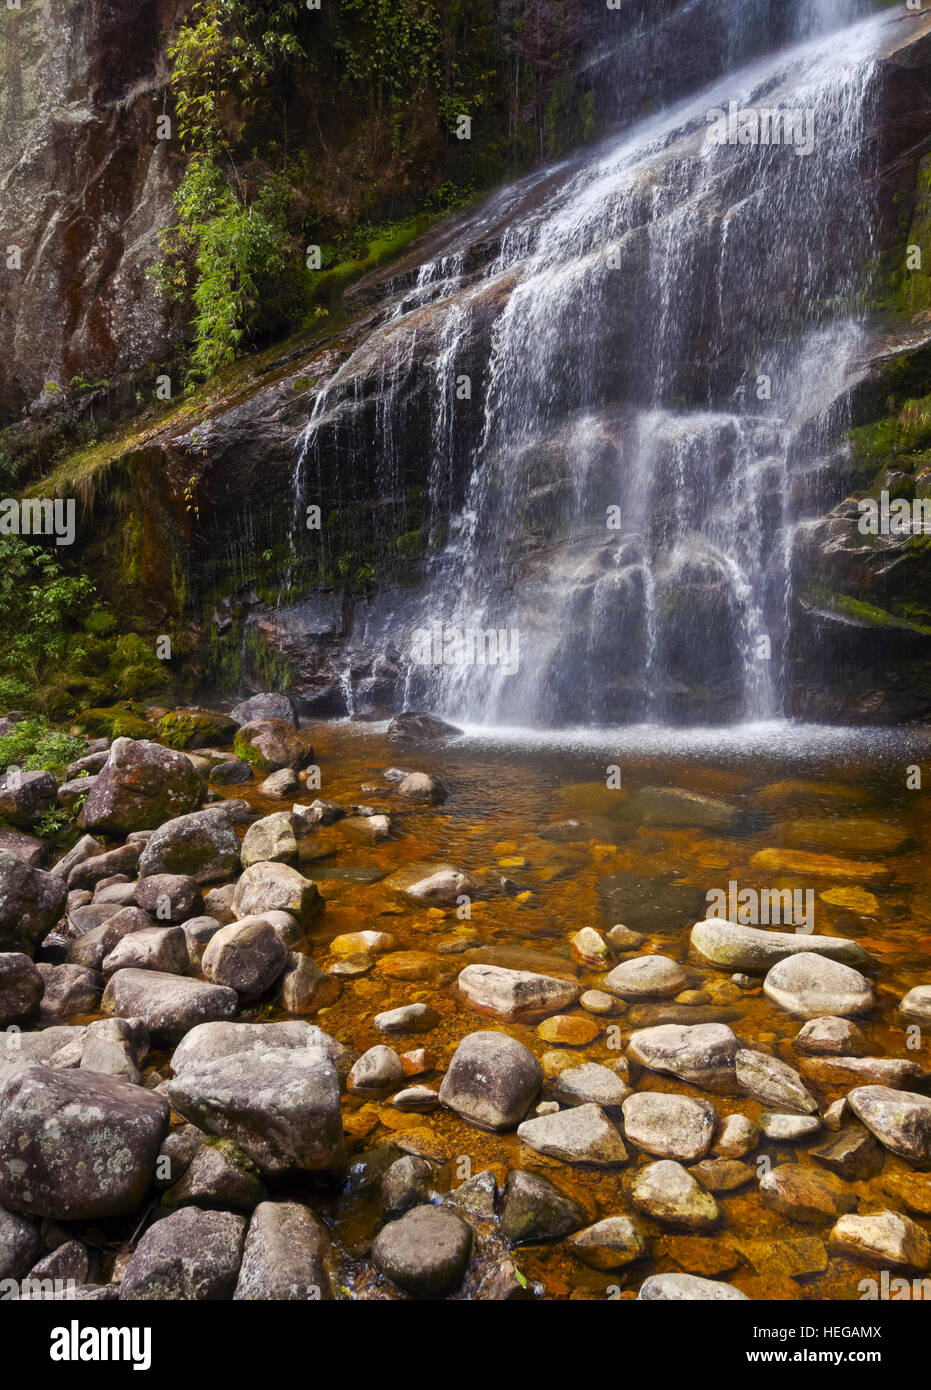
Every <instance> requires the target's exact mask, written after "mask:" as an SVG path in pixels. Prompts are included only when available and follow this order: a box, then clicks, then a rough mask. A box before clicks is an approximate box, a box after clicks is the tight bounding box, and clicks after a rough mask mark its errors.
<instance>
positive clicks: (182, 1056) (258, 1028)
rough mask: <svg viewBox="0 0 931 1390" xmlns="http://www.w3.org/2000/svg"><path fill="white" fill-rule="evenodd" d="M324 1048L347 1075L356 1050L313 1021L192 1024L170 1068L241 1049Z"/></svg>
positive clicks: (263, 1051)
mask: <svg viewBox="0 0 931 1390" xmlns="http://www.w3.org/2000/svg"><path fill="white" fill-rule="evenodd" d="M290 1048H293V1049H296V1050H303V1049H311V1050H314V1051H316V1050H319V1049H321V1048H322V1049H323V1050H324V1051H325V1052H326V1053H327V1055H328V1056H329V1057H330V1058H331V1060H332V1062H333V1065H334V1066H335V1067H336V1070H337V1073H338V1074H339V1076H340V1078H341V1079H342V1078H344V1077H346V1076H347V1075H348V1073H349V1069H350V1067H351V1065H352V1060H353V1054H352V1053H351V1052H350V1050H349V1048H347V1047H344V1046H343V1044H342V1043H339V1042H337V1041H336V1039H335V1038H331V1037H330V1035H329V1034H328V1033H324V1032H323V1030H322V1029H321V1028H318V1027H317V1026H316V1024H313V1023H303V1022H299V1021H297V1020H295V1021H293V1022H291V1021H288V1022H285V1023H203V1024H200V1025H198V1026H197V1027H196V1028H192V1029H191V1031H190V1033H188V1035H187V1037H186V1038H185V1039H184V1041H183V1042H181V1043H179V1045H178V1046H177V1047H176V1048H175V1050H174V1054H173V1055H172V1058H171V1068H172V1071H174V1072H175V1073H176V1074H177V1073H179V1072H182V1071H184V1070H185V1069H186V1068H187V1067H199V1066H204V1065H205V1064H207V1063H208V1062H216V1061H220V1060H221V1059H222V1058H224V1057H231V1056H234V1055H235V1054H236V1053H238V1052H251V1053H255V1054H256V1055H257V1056H259V1057H261V1056H264V1055H266V1054H268V1053H272V1052H274V1053H278V1052H280V1051H282V1050H283V1049H290Z"/></svg>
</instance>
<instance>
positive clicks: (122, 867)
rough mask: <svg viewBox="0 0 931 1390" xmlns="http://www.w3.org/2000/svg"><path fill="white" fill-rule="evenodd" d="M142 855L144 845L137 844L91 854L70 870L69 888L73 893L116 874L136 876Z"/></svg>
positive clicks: (57, 866)
mask: <svg viewBox="0 0 931 1390" xmlns="http://www.w3.org/2000/svg"><path fill="white" fill-rule="evenodd" d="M86 838H88V839H90V838H91V837H90V836H87V837H86ZM141 853H142V845H141V844H138V843H135V844H125V845H120V846H119V848H118V849H110V850H107V851H106V852H101V853H100V854H89V855H87V856H86V857H85V858H83V859H81V860H80V861H79V862H78V863H77V864H74V865H73V866H72V867H71V868H70V869H69V870H68V877H67V880H66V881H67V884H68V888H69V890H70V891H72V892H73V891H74V890H75V889H78V888H94V887H95V886H96V885H97V884H98V883H101V882H102V881H103V880H104V879H109V878H113V877H114V876H115V875H116V874H133V875H134V874H135V873H136V871H137V868H138V865H139V856H140V854H141ZM62 862H64V861H62ZM59 867H60V865H57V864H56V866H55V868H56V870H57V869H58V868H59Z"/></svg>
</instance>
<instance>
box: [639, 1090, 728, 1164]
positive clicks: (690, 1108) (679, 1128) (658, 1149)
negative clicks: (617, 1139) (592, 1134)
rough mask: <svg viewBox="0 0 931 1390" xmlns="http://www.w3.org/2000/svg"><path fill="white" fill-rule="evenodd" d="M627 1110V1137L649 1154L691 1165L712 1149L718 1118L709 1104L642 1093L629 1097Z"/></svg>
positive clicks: (687, 1098)
mask: <svg viewBox="0 0 931 1390" xmlns="http://www.w3.org/2000/svg"><path fill="white" fill-rule="evenodd" d="M623 1109H624V1134H625V1136H626V1138H627V1140H628V1141H629V1142H630V1143H631V1144H636V1146H637V1148H638V1149H642V1150H643V1151H644V1152H645V1153H649V1154H657V1155H659V1156H660V1157H661V1158H676V1159H679V1160H681V1161H682V1162H684V1163H690V1162H694V1161H695V1160H696V1159H699V1158H704V1156H705V1154H706V1153H707V1152H708V1150H709V1149H710V1148H711V1140H712V1138H713V1137H714V1130H715V1125H716V1124H717V1119H718V1117H717V1114H716V1113H715V1109H714V1106H713V1105H709V1104H708V1102H707V1101H705V1100H692V1099H691V1098H690V1097H688V1096H676V1095H669V1094H668V1093H667V1092H663V1091H638V1092H636V1093H635V1094H634V1095H632V1096H628V1098H627V1100H625V1102H624V1106H623Z"/></svg>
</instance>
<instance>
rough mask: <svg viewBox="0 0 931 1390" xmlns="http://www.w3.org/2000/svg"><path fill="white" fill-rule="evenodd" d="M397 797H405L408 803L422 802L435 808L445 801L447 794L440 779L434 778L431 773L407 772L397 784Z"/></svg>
mask: <svg viewBox="0 0 931 1390" xmlns="http://www.w3.org/2000/svg"><path fill="white" fill-rule="evenodd" d="M398 795H399V796H403V797H406V798H407V800H408V801H422V802H425V803H427V804H428V805H431V806H436V805H438V804H439V803H440V802H441V801H445V800H446V797H447V796H448V792H447V790H446V788H445V787H444V786H443V783H442V782H441V781H440V779H439V778H438V777H434V776H433V774H432V773H431V772H409V773H408V775H407V776H406V777H405V778H404V779H403V781H401V782H399V783H398Z"/></svg>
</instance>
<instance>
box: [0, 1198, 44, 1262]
mask: <svg viewBox="0 0 931 1390" xmlns="http://www.w3.org/2000/svg"><path fill="white" fill-rule="evenodd" d="M41 1245H42V1243H41V1241H40V1239H39V1227H38V1226H37V1225H36V1223H35V1222H34V1221H29V1220H28V1219H27V1218H26V1217H25V1216H20V1215H19V1213H18V1212H15V1211H4V1209H3V1208H2V1207H0V1279H21V1278H22V1276H23V1275H24V1274H26V1273H27V1272H28V1271H29V1270H30V1269H31V1268H32V1266H33V1265H34V1263H35V1260H36V1256H37V1255H38V1253H39V1250H40V1249H41Z"/></svg>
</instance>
